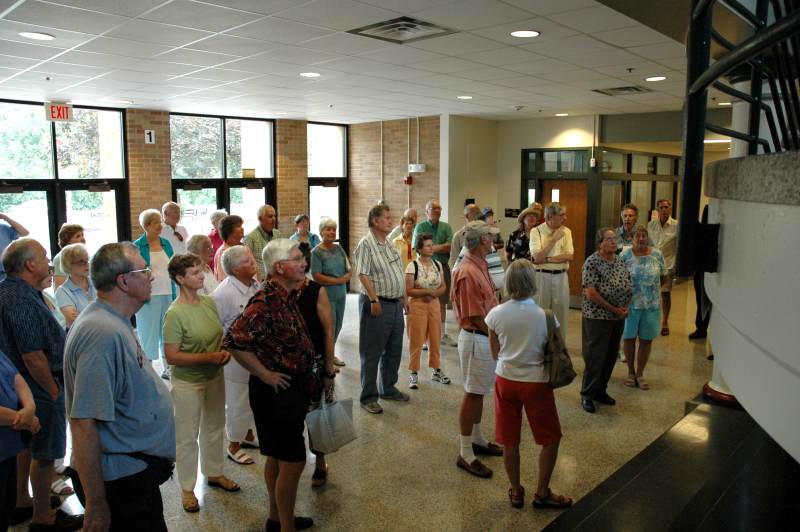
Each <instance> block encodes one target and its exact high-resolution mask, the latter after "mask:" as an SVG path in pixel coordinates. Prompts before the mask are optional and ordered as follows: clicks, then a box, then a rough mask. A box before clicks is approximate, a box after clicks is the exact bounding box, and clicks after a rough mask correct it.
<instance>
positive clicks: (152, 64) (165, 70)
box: [119, 59, 197, 76]
mask: <svg viewBox="0 0 800 532" xmlns="http://www.w3.org/2000/svg"><path fill="white" fill-rule="evenodd" d="M119 66H123V65H119ZM124 66H125V68H127V69H130V70H141V71H142V72H159V73H162V74H172V75H173V76H182V75H184V74H188V73H189V72H193V71H195V70H197V67H196V66H193V65H181V64H178V63H167V62H164V61H154V60H150V59H147V60H144V61H139V62H138V63H134V64H132V65H124Z"/></svg>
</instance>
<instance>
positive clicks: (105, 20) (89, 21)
mask: <svg viewBox="0 0 800 532" xmlns="http://www.w3.org/2000/svg"><path fill="white" fill-rule="evenodd" d="M6 19H7V20H15V21H17V22H27V23H29V24H37V25H41V26H47V27H50V28H58V29H62V30H69V31H77V32H80V33H91V34H93V35H98V34H100V33H103V32H104V31H107V30H109V29H111V28H113V27H114V26H117V25H118V24H122V23H123V22H125V21H126V20H128V19H127V18H124V17H120V16H117V15H105V14H102V13H94V12H91V11H85V10H82V9H74V8H71V7H66V6H60V5H57V4H49V3H45V2H39V1H36V0H28V1H27V2H25V3H23V4H22V5H20V6H19V7H17V8H16V9H15V10H14V11H12V12H11V13H9V14H8V15H6Z"/></svg>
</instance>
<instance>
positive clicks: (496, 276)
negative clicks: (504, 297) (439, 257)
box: [453, 247, 506, 290]
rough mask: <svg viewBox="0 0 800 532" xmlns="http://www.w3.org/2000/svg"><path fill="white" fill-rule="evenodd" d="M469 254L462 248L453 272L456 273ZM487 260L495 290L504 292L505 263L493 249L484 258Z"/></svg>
mask: <svg viewBox="0 0 800 532" xmlns="http://www.w3.org/2000/svg"><path fill="white" fill-rule="evenodd" d="M468 254H469V251H467V248H466V247H462V248H461V251H460V252H459V253H458V258H456V262H455V263H454V264H453V271H455V270H456V269H457V268H458V266H459V265H460V264H461V261H463V260H464V257H466V256H467V255H468ZM484 259H485V260H486V267H487V268H489V276H490V277H491V278H492V283H493V284H494V287H495V289H497V290H502V289H503V282H504V280H505V278H506V272H505V270H504V269H503V261H502V260H500V254H499V253H498V252H497V250H496V249H494V248H492V250H491V251H490V252H489V253H487V254H486V257H484Z"/></svg>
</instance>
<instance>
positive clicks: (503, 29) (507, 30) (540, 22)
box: [470, 17, 578, 45]
mask: <svg viewBox="0 0 800 532" xmlns="http://www.w3.org/2000/svg"><path fill="white" fill-rule="evenodd" d="M517 30H535V31H538V32H539V33H540V34H541V35H540V36H539V37H534V38H526V39H521V38H519V37H513V36H512V35H511V32H512V31H517ZM470 33H474V34H476V35H481V36H483V37H488V38H489V39H494V40H496V41H500V42H504V43H506V44H513V45H522V44H528V43H534V42H541V41H544V40H548V39H557V38H559V37H566V36H568V35H575V34H576V33H578V32H577V31H576V30H574V29H572V28H568V27H566V26H562V25H561V24H556V23H555V22H553V21H551V20H548V19H546V18H541V17H536V18H529V19H526V20H519V21H514V22H509V23H506V24H499V25H497V26H490V27H488V28H481V29H477V30H472V31H471V32H470Z"/></svg>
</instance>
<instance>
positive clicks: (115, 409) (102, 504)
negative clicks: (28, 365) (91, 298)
mask: <svg viewBox="0 0 800 532" xmlns="http://www.w3.org/2000/svg"><path fill="white" fill-rule="evenodd" d="M91 267H92V273H91V277H92V283H93V284H94V286H95V288H96V289H97V300H96V301H95V302H93V303H91V304H90V305H89V306H88V307H87V308H86V309H85V310H84V311H83V312H81V315H80V318H79V319H78V320H77V321H76V322H75V324H74V325H73V327H72V329H71V330H70V334H69V338H68V340H67V345H66V348H65V354H64V382H65V388H66V395H67V414H68V416H69V418H70V422H69V423H70V428H71V430H72V442H73V453H74V463H73V466H74V468H75V469H76V470H77V471H78V474H79V476H80V480H81V486H82V488H83V494H82V495H83V497H84V500H85V501H86V502H85V506H86V516H85V523H84V528H85V530H147V531H152V532H156V531H166V530H167V525H166V523H165V522H164V511H163V506H162V501H161V491H160V490H159V485H160V484H161V483H163V482H165V481H166V479H167V478H168V477H169V474H170V473H171V471H172V465H173V463H174V462H175V420H174V419H173V410H172V400H171V399H170V396H169V390H168V389H167V386H166V385H165V384H164V383H163V382H162V381H161V379H159V378H158V375H156V373H155V371H154V370H153V367H152V366H151V365H150V363H149V362H148V361H147V356H146V355H145V354H144V352H143V351H142V348H141V347H140V346H139V342H138V341H137V339H136V338H137V337H136V333H135V332H134V331H133V328H132V327H131V321H130V320H131V316H133V315H134V314H135V313H136V311H137V310H139V308H141V306H142V305H144V303H145V302H146V301H147V300H148V299H150V289H151V276H150V269H149V268H147V266H146V264H145V262H144V259H143V258H142V257H141V255H139V251H138V249H137V248H136V246H134V245H132V244H130V243H127V242H125V243H121V244H116V243H114V244H106V245H104V246H102V247H101V248H100V249H99V250H98V251H97V253H95V255H94V257H92V265H91ZM79 495H81V493H80V491H79Z"/></svg>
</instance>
